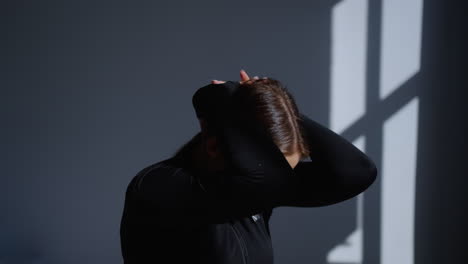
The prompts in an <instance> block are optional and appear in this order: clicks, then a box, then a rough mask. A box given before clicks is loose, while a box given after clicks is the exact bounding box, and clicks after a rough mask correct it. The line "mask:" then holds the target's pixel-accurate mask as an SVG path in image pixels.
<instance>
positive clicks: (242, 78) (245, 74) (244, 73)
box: [240, 70, 250, 82]
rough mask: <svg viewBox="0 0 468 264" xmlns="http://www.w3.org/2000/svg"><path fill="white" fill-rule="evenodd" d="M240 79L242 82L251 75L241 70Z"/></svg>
mask: <svg viewBox="0 0 468 264" xmlns="http://www.w3.org/2000/svg"><path fill="white" fill-rule="evenodd" d="M240 79H241V81H242V82H245V81H247V80H249V79H250V77H249V75H248V74H247V73H246V72H245V71H244V70H240Z"/></svg>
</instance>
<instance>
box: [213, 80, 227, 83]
mask: <svg viewBox="0 0 468 264" xmlns="http://www.w3.org/2000/svg"><path fill="white" fill-rule="evenodd" d="M211 83H212V84H221V83H225V81H218V80H212V81H211Z"/></svg>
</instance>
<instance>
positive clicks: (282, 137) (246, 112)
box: [199, 78, 309, 168]
mask: <svg viewBox="0 0 468 264" xmlns="http://www.w3.org/2000/svg"><path fill="white" fill-rule="evenodd" d="M236 98H237V100H238V101H237V102H238V103H241V104H242V107H241V109H242V113H240V115H242V118H244V119H253V121H254V122H259V123H260V124H261V125H263V126H264V127H265V128H266V130H267V131H268V133H269V135H270V136H271V138H272V140H273V142H274V143H275V144H276V145H277V147H278V148H279V149H280V151H281V152H282V153H283V154H284V156H285V158H286V159H287V161H288V162H289V164H290V165H291V167H293V168H294V167H295V166H296V165H297V163H298V162H299V161H300V160H302V159H304V158H307V157H308V156H309V149H308V147H307V143H306V141H305V138H304V134H303V130H302V127H301V126H300V123H299V120H300V115H299V110H298V107H297V105H296V102H295V101H294V98H293V96H292V95H291V94H290V93H289V91H288V90H287V88H286V87H284V86H283V85H282V84H281V82H279V81H278V80H275V79H266V78H265V79H258V80H252V79H251V80H250V81H247V82H244V83H242V84H240V85H239V87H238V89H237V90H236ZM199 121H200V127H201V142H202V145H203V150H204V153H206V155H208V157H209V159H213V160H216V161H217V162H218V164H220V161H221V160H222V157H220V156H221V152H220V149H219V148H218V145H217V140H216V135H215V133H214V132H213V131H212V130H211V129H210V127H209V124H207V121H206V120H204V119H201V118H200V119H199ZM221 166H222V165H221Z"/></svg>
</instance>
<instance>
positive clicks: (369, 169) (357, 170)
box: [140, 82, 377, 226]
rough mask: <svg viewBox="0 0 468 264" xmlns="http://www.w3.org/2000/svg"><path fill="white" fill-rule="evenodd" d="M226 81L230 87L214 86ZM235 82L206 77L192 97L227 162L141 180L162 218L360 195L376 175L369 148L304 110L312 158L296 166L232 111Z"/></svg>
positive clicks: (208, 219) (219, 217) (241, 212)
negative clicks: (221, 166) (212, 168)
mask: <svg viewBox="0 0 468 264" xmlns="http://www.w3.org/2000/svg"><path fill="white" fill-rule="evenodd" d="M223 87H224V88H226V87H227V88H226V89H229V90H224V91H221V90H216V92H212V91H214V90H213V89H224V88H223ZM234 90H235V84H234V82H228V84H227V85H208V86H205V87H202V88H201V89H199V90H198V91H197V93H196V94H195V96H194V98H193V103H194V107H195V109H196V110H197V116H199V117H204V118H207V119H209V121H208V123H210V121H211V124H212V129H215V130H216V135H217V136H218V140H219V144H220V148H221V151H222V153H223V156H224V159H225V161H226V162H227V163H226V167H225V169H224V170H222V171H218V172H213V173H209V172H207V173H203V174H202V175H200V178H194V177H191V176H190V175H189V174H187V173H186V172H185V171H184V170H182V169H179V170H177V171H176V172H175V173H174V174H173V175H172V176H171V177H163V178H161V177H160V178H157V177H149V178H148V179H146V180H145V181H146V183H145V184H142V189H141V191H140V195H141V197H145V199H146V200H148V201H150V202H151V203H152V207H151V208H153V210H154V208H158V211H157V212H154V211H153V214H159V215H158V216H159V219H166V220H168V221H167V223H172V224H176V223H182V222H180V221H177V220H182V221H183V223H184V224H182V225H185V226H193V225H196V224H204V223H222V222H225V221H227V220H229V219H233V218H237V217H246V216H251V215H253V214H257V213H261V212H265V211H268V210H270V213H269V215H271V210H273V208H275V207H279V206H297V207H315V206H325V205H331V204H334V203H338V202H341V201H344V200H347V199H350V198H352V197H354V196H356V195H358V194H359V193H361V192H363V191H365V190H366V189H367V188H368V187H369V186H370V185H371V184H372V183H373V182H374V181H375V179H376V177H377V169H376V167H375V165H374V163H373V162H372V160H371V159H370V158H369V157H368V156H366V155H365V154H364V153H363V152H361V151H360V150H359V149H358V148H356V147H355V146H354V145H353V144H351V143H350V142H348V141H347V140H346V139H344V138H343V137H341V136H339V135H338V134H336V133H334V132H333V131H331V130H330V129H328V128H326V127H324V126H322V125H320V124H319V123H317V122H315V121H313V120H311V119H310V118H308V117H307V116H306V115H304V114H302V113H301V114H300V117H301V118H300V120H299V122H300V125H301V127H302V130H303V134H304V136H305V138H306V141H307V144H308V147H309V150H310V158H311V161H300V162H299V163H298V164H297V165H296V167H295V168H294V169H293V168H292V167H291V166H290V165H289V163H288V161H287V160H286V158H285V157H284V155H283V153H282V152H281V151H280V150H279V148H278V147H277V146H276V144H274V142H273V140H272V138H271V137H270V136H268V133H267V131H266V129H265V128H264V127H262V126H260V125H259V124H258V123H254V122H248V121H246V120H243V119H240V118H239V115H236V114H235V113H236V111H239V109H240V108H239V105H237V106H236V105H235V104H233V103H232V102H233V101H229V100H230V99H228V98H230V96H231V95H229V94H232V92H233V91H234ZM215 95H216V96H215ZM220 95H222V96H220ZM226 100H227V101H226ZM214 101H216V102H214ZM200 105H202V106H203V107H198V106H200ZM269 215H268V216H269ZM168 217H169V218H168ZM162 221H164V220H162ZM267 221H268V219H267ZM187 223H190V224H187ZM168 226H169V225H168Z"/></svg>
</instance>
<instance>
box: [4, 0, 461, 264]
mask: <svg viewBox="0 0 468 264" xmlns="http://www.w3.org/2000/svg"><path fill="white" fill-rule="evenodd" d="M338 2H339V1H297V0H293V1H287V2H284V1H277V0H273V1H264V0H260V1H259V0H257V1H243V0H241V1H231V2H227V1H226V2H220V1H211V0H204V1H128V2H123V1H107V2H104V1H99V2H98V1H74V2H72V1H68V2H61V1H11V2H3V3H2V6H1V8H0V13H1V20H2V31H1V32H2V36H1V38H2V43H1V44H0V45H1V57H0V58H1V62H0V65H1V74H2V75H1V79H0V81H1V84H0V85H1V89H2V90H1V91H2V95H1V97H0V100H1V101H0V102H1V104H0V109H1V118H2V119H1V120H2V122H1V125H2V126H1V128H2V129H1V130H0V135H1V137H0V138H1V149H2V152H1V155H2V156H1V157H2V159H1V162H2V163H1V165H2V168H3V170H2V171H3V172H2V174H1V176H0V177H1V179H2V184H1V185H0V198H1V199H0V212H1V215H0V263H57V264H58V263H121V255H120V244H119V243H120V242H119V224H120V217H121V214H122V209H123V200H124V193H125V188H126V186H127V184H128V182H129V180H130V179H131V178H132V177H133V175H134V174H135V173H136V172H137V171H138V170H140V169H141V168H142V167H144V166H146V165H148V164H151V163H154V162H156V161H158V160H161V159H163V158H166V157H169V156H170V155H171V154H172V153H173V152H174V151H175V150H176V149H177V148H178V147H179V146H180V145H181V144H182V143H184V142H186V141H187V140H189V139H190V138H191V137H192V136H193V135H194V134H195V133H196V132H197V131H198V130H199V127H198V122H197V120H196V118H195V115H194V112H193V109H192V105H191V96H192V94H193V92H194V91H195V90H196V89H197V88H199V87H201V86H203V85H205V84H207V83H208V82H209V81H210V80H211V79H230V80H232V79H237V78H238V71H239V69H241V68H243V69H245V70H247V71H248V72H249V73H250V74H252V75H259V76H269V77H274V78H277V79H279V80H281V81H282V82H283V83H285V84H286V85H287V86H288V88H289V89H290V91H291V92H292V93H293V95H295V97H296V101H297V103H298V105H299V108H300V109H301V110H302V111H303V112H304V113H306V114H308V115H309V116H311V117H312V118H314V119H316V120H317V121H319V122H321V123H323V124H329V122H330V115H329V110H330V103H329V102H330V81H329V80H330V60H331V59H330V58H331V51H330V46H331V12H332V8H333V7H334V6H335V5H336V4H337V3H338ZM449 2H450V3H449ZM381 7H382V1H371V3H370V4H369V22H368V24H369V28H368V29H369V32H368V39H369V40H368V53H367V55H368V64H367V65H368V66H367V67H368V68H367V69H368V73H369V75H368V77H367V84H368V85H367V88H366V89H367V92H368V94H370V97H372V96H374V95H375V94H376V91H377V89H378V87H377V86H376V85H375V84H376V83H377V78H378V71H375V69H377V68H378V65H379V64H378V62H379V58H380V57H379V49H378V47H379V43H380V42H379V41H380V39H379V37H378V36H379V34H380V31H379V25H380V24H379V22H378V21H380V17H381ZM463 8H464V7H463ZM463 8H462V4H455V3H454V2H451V1H447V2H446V3H443V2H442V1H435V0H433V1H428V0H426V1H424V11H423V13H424V15H423V29H422V46H421V67H420V72H419V73H418V74H416V75H415V76H414V77H412V79H410V80H408V81H407V82H406V83H405V84H404V85H405V87H404V88H405V90H403V91H404V92H402V93H398V94H397V96H396V97H394V99H395V100H394V101H390V102H389V103H387V104H385V105H384V106H383V107H380V108H379V107H374V104H373V103H372V102H373V101H372V98H370V99H369V97H368V98H367V100H368V101H367V102H368V103H369V106H370V107H371V109H374V110H373V112H374V113H375V114H376V115H377V116H376V115H373V116H370V117H369V118H364V119H362V120H361V122H360V123H358V124H357V125H356V126H355V127H353V128H352V129H349V130H346V131H345V132H344V133H343V135H344V136H345V137H347V138H348V139H349V140H355V139H356V138H357V137H358V136H359V133H358V132H356V131H361V130H362V131H365V132H366V133H367V141H366V146H367V147H366V152H367V153H368V155H370V156H371V157H372V158H373V159H374V160H375V161H376V163H377V165H378V167H379V168H381V167H382V165H383V164H382V153H383V149H382V144H383V143H382V131H381V130H382V129H381V128H379V127H380V125H378V124H376V123H377V121H376V120H377V119H378V118H385V117H388V116H390V115H391V113H392V110H391V109H393V108H398V107H399V106H398V104H399V102H402V101H405V100H407V99H408V98H411V97H414V96H416V95H417V96H418V97H419V119H418V120H419V121H418V122H419V123H418V124H419V129H418V132H417V133H418V137H417V138H418V148H417V172H416V180H417V181H416V190H415V193H416V196H415V198H414V202H415V207H416V209H415V210H416V212H415V218H414V219H415V233H414V236H415V241H414V249H415V251H414V255H415V263H454V262H455V261H458V262H459V261H460V260H462V254H464V253H463V250H464V248H462V245H461V244H458V243H456V241H460V240H461V239H462V238H463V237H462V235H463V234H464V232H461V231H460V230H459V228H460V227H461V226H462V224H463V223H465V222H466V213H465V212H464V211H463V208H466V203H465V202H466V199H465V198H464V188H465V187H466V183H467V180H466V177H465V174H466V173H465V172H464V168H465V166H464V162H466V157H465V153H466V151H465V150H466V148H467V143H466V140H463V139H464V136H465V135H466V133H467V129H466V126H465V121H464V120H465V119H466V118H464V117H462V115H461V114H463V113H466V106H465V104H464V100H465V99H466V92H465V91H463V89H462V88H466V87H467V85H466V84H467V79H466V76H465V75H466V72H465V71H463V70H462V62H464V61H466V60H465V59H466V51H465V50H464V49H466V46H467V45H466V44H467V43H466V34H464V33H463V32H462V30H464V29H463V26H462V25H464V24H466V18H465V17H463V16H462V14H463V11H462V10H464V9H463ZM402 48H403V47H402ZM465 69H466V68H465ZM465 90H466V89H465ZM462 93H464V95H465V96H464V95H463V94H462ZM369 100H370V101H369ZM392 102H395V103H392ZM352 103H353V102H350V104H352ZM375 104H377V103H375ZM372 107H374V108H372ZM465 164H466V163H465ZM381 181H382V177H379V179H378V180H377V181H376V183H375V184H374V185H373V186H372V187H371V188H370V189H369V190H368V191H367V192H366V194H365V200H364V231H365V233H364V242H363V246H364V255H363V260H364V263H379V261H380V259H381V252H380V246H381V245H380V244H381V243H380V241H381V237H380V225H381V216H380V213H379V210H380V204H381ZM356 200H357V198H353V199H351V200H348V201H345V202H343V203H340V204H337V205H333V206H328V207H320V208H293V207H281V208H278V209H275V211H274V213H273V216H272V220H271V227H272V236H273V243H274V248H275V263H278V264H281V263H284V264H286V263H327V260H326V258H327V254H328V253H329V252H330V250H331V249H332V248H333V247H335V246H336V245H338V244H340V243H343V241H344V240H345V238H346V237H347V236H348V235H349V234H350V233H351V232H352V231H353V230H354V229H355V227H356V210H357V201H356Z"/></svg>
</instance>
